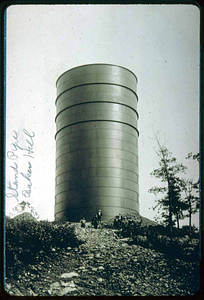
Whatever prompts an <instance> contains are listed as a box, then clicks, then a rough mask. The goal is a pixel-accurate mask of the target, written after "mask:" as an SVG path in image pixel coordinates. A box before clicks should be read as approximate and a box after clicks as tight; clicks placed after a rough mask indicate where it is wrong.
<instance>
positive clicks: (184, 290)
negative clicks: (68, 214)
mask: <svg viewBox="0 0 204 300" xmlns="http://www.w3.org/2000/svg"><path fill="white" fill-rule="evenodd" d="M129 219H130V217H129ZM19 220H20V221H18V219H16V220H15V226H18V228H19V234H21V236H22V232H21V231H23V229H22V228H24V231H23V232H24V236H25V237H26V236H29V234H30V233H28V232H30V231H25V227H26V226H27V227H26V228H29V226H31V225H32V226H38V227H36V228H37V229H36V232H37V233H36V232H35V236H38V232H39V231H40V234H39V237H38V238H39V239H42V240H43V238H42V236H43V234H45V238H46V239H45V240H43V243H47V248H43V246H39V247H42V249H41V248H39V249H38V251H37V252H36V253H35V255H34V257H33V256H32V255H31V256H29V255H28V254H29V253H30V252H29V251H28V249H27V248H26V249H24V250H23V246H22V248H21V249H22V253H21V255H20V253H19V247H18V248H17V246H16V248H15V245H8V243H11V240H9V239H8V243H7V247H11V248H10V252H9V253H10V255H11V253H13V254H14V259H13V261H12V260H10V261H7V274H6V276H7V277H6V291H7V292H8V293H9V294H11V295H19V296H29V295H30V296H60V295H61V296H116V295H118V296H119V295H121V296H128V295H132V296H150V295H151V296H168V295H170V296H172V295H193V294H195V293H196V292H197V291H198V290H199V258H198V256H192V253H191V256H189V257H188V256H186V257H182V256H179V255H173V256H167V255H166V254H165V253H164V251H163V252H162V251H158V249H157V250H155V247H154V245H152V244H151V243H150V242H149V241H150V239H149V237H147V236H148V235H147V233H145V234H143V235H142V232H144V230H143V231H142V230H141V228H143V229H144V228H146V229H148V228H149V230H150V229H151V226H154V225H155V222H153V221H150V220H148V219H146V218H142V217H140V216H139V215H132V216H131V220H132V224H134V226H133V225H131V226H132V228H134V230H136V229H137V232H138V234H137V237H136V236H135V235H132V234H128V232H130V228H128V227H127V226H126V229H128V230H126V231H125V230H123V229H121V228H120V229H115V228H114V227H113V220H110V221H104V222H102V225H101V226H100V228H98V229H94V228H91V226H90V223H87V224H86V225H87V226H86V227H87V228H86V229H85V230H84V229H82V228H80V224H79V223H72V224H70V223H68V222H67V223H65V224H56V223H55V222H47V223H46V222H44V223H43V222H36V221H35V220H30V221H29V220H25V219H24V218H19ZM9 222H10V223H9ZM12 222H14V221H11V220H10V221H8V223H9V224H10V225H9V226H8V232H11V228H14V227H12V226H14V225H12V224H13V223H12ZM29 222H30V223H29ZM20 224H21V227H19V226H20ZM29 224H30V225H29ZM37 224H38V225H37ZM128 224H129V223H128ZM30 228H31V227H30ZM42 228H46V232H45V231H43V230H44V229H43V230H42ZM50 228H52V229H50ZM139 228H140V229H139ZM9 230H10V231H9ZM12 230H13V229H12ZM49 230H50V231H49ZM139 231H140V232H139ZM47 232H50V233H49V235H48V233H47ZM16 234H17V236H18V232H16ZM33 234H34V233H33ZM54 234H57V235H56V236H55V235H54ZM31 235H32V234H31ZM51 235H52V236H53V237H54V236H55V239H54V240H52V239H50V240H49V236H51ZM139 236H140V238H138V237H139ZM33 237H34V236H33ZM56 237H57V238H56ZM185 239H186V237H185V238H184V239H183V240H182V239H181V240H182V243H183V244H185ZM166 240H168V239H166ZM166 240H165V241H166ZM193 240H194V243H195V240H196V239H195V238H194V239H193ZM53 241H54V242H53ZM152 241H153V240H152ZM24 242H25V240H24ZM43 243H42V245H43ZM152 243H153V242H152ZM165 243H166V242H165ZM179 243H181V241H180V242H179ZM188 243H189V241H188ZM33 244H34V242H33ZM153 244H154V243H153ZM36 245H37V244H36ZM62 245H63V246H62ZM161 245H162V244H161ZM188 245H189V244H188ZM192 245H193V244H192ZM192 245H191V248H192ZM31 246H32V245H31ZM48 246H49V247H48ZM28 248H29V247H28ZM32 249H34V248H32ZM40 249H41V250H40ZM161 249H162V248H161ZM189 249H190V247H189ZM11 251H12V252H11ZM26 251H27V252H26ZM26 253H27V258H29V257H30V260H29V259H28V260H25V254H26ZM193 253H194V252H193ZM22 256H24V261H23V259H22Z"/></svg>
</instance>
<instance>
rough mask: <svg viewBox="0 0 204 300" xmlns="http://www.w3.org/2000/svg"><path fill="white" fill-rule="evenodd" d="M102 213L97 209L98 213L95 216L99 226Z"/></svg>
mask: <svg viewBox="0 0 204 300" xmlns="http://www.w3.org/2000/svg"><path fill="white" fill-rule="evenodd" d="M102 215H103V214H102V211H101V210H100V209H99V211H98V212H97V214H96V217H97V220H98V224H101V217H102Z"/></svg>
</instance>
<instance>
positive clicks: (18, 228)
mask: <svg viewBox="0 0 204 300" xmlns="http://www.w3.org/2000/svg"><path fill="white" fill-rule="evenodd" d="M5 229H6V234H5V235H6V267H7V270H8V268H9V266H14V265H15V264H21V263H23V264H24V265H27V264H34V263H36V262H37V260H38V259H39V258H40V257H41V256H43V257H44V256H46V255H49V256H50V255H52V253H53V251H52V249H53V248H65V247H68V246H72V247H74V246H78V245H79V244H81V243H82V241H81V240H79V238H78V237H77V236H76V233H75V227H74V226H73V225H72V224H70V223H65V224H55V223H54V222H49V221H39V222H38V221H35V220H32V219H26V220H25V219H18V218H17V219H15V218H14V219H8V218H7V219H6V227H5Z"/></svg>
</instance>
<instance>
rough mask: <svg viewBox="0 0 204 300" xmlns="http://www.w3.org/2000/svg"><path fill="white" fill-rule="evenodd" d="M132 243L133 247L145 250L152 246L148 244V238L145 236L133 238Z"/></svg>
mask: <svg viewBox="0 0 204 300" xmlns="http://www.w3.org/2000/svg"><path fill="white" fill-rule="evenodd" d="M132 243H133V244H135V245H139V246H142V247H145V248H151V246H152V245H151V244H150V242H149V240H148V238H147V237H146V236H143V235H137V236H135V237H134V239H133V242H132Z"/></svg>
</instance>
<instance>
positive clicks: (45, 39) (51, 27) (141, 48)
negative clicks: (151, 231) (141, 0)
mask: <svg viewBox="0 0 204 300" xmlns="http://www.w3.org/2000/svg"><path fill="white" fill-rule="evenodd" d="M199 28H200V12H199V9H198V8H197V7H196V6H194V5H181V4H180V5H12V6H10V7H8V9H7V24H6V31H7V35H6V47H7V57H6V61H7V68H6V73H7V81H6V113H7V119H6V120H7V123H6V131H7V132H6V135H7V149H6V150H7V154H8V151H10V152H9V154H8V155H7V156H8V158H7V178H6V180H7V190H6V193H7V196H9V194H10V197H6V204H7V212H8V213H9V212H10V211H11V208H12V207H14V206H15V205H16V203H17V200H18V201H22V200H28V201H30V203H31V205H33V206H34V207H35V209H36V210H37V212H38V213H39V215H40V218H42V219H49V220H53V218H54V189H55V140H54V135H55V99H56V86H55V84H56V80H57V78H58V77H59V76H60V75H61V74H62V73H63V72H65V71H66V70H68V69H70V68H73V67H76V66H79V65H83V64H91V63H109V64H116V65H121V66H123V67H126V68H128V69H130V70H131V71H132V72H134V73H135V74H136V76H137V78H138V89H137V91H138V97H139V103H138V112H139V116H140V117H139V132H140V136H139V176H140V178H139V185H140V213H141V215H143V216H146V217H148V218H151V219H152V218H153V217H154V212H153V211H152V210H150V209H149V207H151V206H152V205H154V199H155V196H154V195H151V194H150V193H148V190H149V189H150V188H151V187H152V186H154V185H155V184H157V185H158V184H159V181H158V180H156V179H155V178H153V177H151V176H150V172H151V171H153V170H154V168H156V167H157V166H158V157H157V155H156V153H155V150H154V149H155V147H156V142H155V141H154V135H155V134H156V133H157V132H159V136H160V142H161V143H162V144H164V143H166V144H165V145H166V146H167V147H168V148H169V149H170V151H171V152H172V153H173V155H174V156H175V157H176V158H177V160H178V162H183V163H184V164H185V165H186V166H188V171H187V174H186V177H187V178H195V179H196V178H198V165H197V164H196V162H189V161H187V160H186V159H185V156H186V155H187V154H188V153H189V152H193V153H197V152H198V149H199V55H200V53H199ZM12 143H13V144H15V145H16V146H15V145H12ZM17 145H18V146H19V147H20V148H22V149H20V148H19V147H17ZM29 147H30V152H29V151H28V150H29ZM12 152H13V154H15V155H16V156H13V154H12ZM28 178H29V180H28ZM15 179H16V182H17V185H18V186H15V187H16V189H15V190H11V189H8V186H9V180H10V181H11V182H13V181H15ZM31 183H32V186H31ZM28 184H30V186H28ZM12 192H13V193H15V197H14V196H11V194H12ZM17 192H18V196H16V195H17Z"/></svg>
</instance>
